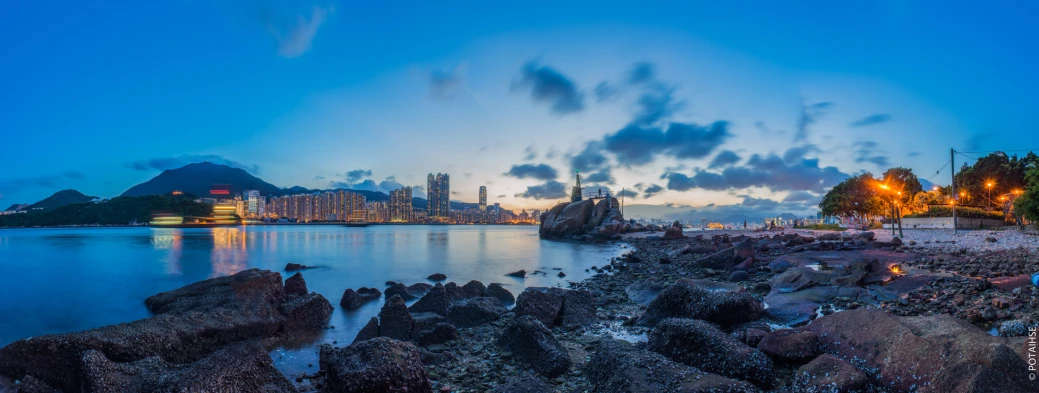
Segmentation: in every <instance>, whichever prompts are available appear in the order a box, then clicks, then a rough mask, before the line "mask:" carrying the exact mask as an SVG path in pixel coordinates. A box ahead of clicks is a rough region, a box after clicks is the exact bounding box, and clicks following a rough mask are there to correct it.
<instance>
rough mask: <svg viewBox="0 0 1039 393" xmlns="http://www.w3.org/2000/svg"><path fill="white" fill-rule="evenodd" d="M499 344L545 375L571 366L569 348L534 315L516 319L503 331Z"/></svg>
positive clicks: (561, 373) (556, 372)
mask: <svg viewBox="0 0 1039 393" xmlns="http://www.w3.org/2000/svg"><path fill="white" fill-rule="evenodd" d="M497 345H498V347H500V348H502V349H504V350H507V351H509V352H511V353H512V354H513V355H514V356H515V357H516V358H517V359H519V360H521V361H523V362H525V363H527V364H529V365H530V366H531V367H532V368H533V369H534V371H536V372H537V373H538V374H541V375H543V376H545V377H546V378H555V377H557V376H560V375H563V374H564V373H566V371H567V370H569V369H570V356H569V355H568V354H567V352H566V349H564V348H563V346H562V345H561V344H560V343H559V341H557V340H556V338H555V336H553V335H552V331H550V330H548V328H546V327H545V325H543V324H542V323H541V322H539V321H538V319H537V318H535V317H534V316H531V315H524V316H518V317H516V318H515V319H513V320H512V322H510V323H509V324H508V325H507V326H506V327H505V330H503V331H502V335H501V337H500V338H499V339H498V342H497Z"/></svg>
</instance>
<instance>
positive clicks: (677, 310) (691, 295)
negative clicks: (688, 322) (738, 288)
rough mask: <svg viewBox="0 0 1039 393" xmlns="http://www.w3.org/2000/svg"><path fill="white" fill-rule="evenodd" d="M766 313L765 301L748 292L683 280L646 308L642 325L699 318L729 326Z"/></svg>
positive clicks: (755, 318)
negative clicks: (710, 286)
mask: <svg viewBox="0 0 1039 393" xmlns="http://www.w3.org/2000/svg"><path fill="white" fill-rule="evenodd" d="M764 313H765V310H764V308H762V306H761V303H760V302H758V301H757V300H755V299H754V297H753V296H751V295H750V294H748V293H744V292H733V291H727V290H720V291H719V290H714V291H712V290H708V289H705V288H704V287H703V286H702V285H699V284H698V283H697V282H695V281H693V280H689V279H680V280H678V281H676V282H675V283H674V284H672V285H671V286H669V287H668V288H667V289H665V290H664V291H663V292H661V293H660V295H659V296H657V298H656V299H655V300H653V302H652V303H650V304H649V307H647V308H646V312H645V314H643V315H642V317H641V318H639V321H638V324H639V325H642V326H653V325H655V324H656V323H657V322H659V321H661V320H664V319H666V318H672V317H678V318H696V319H702V320H705V321H709V322H712V323H716V324H718V325H721V326H723V327H728V326H732V325H735V324H737V323H741V322H749V321H755V320H758V319H759V318H761V317H762V316H763V315H764Z"/></svg>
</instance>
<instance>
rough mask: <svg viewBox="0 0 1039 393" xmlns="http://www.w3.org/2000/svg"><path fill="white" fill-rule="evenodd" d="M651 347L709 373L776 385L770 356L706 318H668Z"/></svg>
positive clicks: (652, 337) (651, 337) (655, 332)
mask: <svg viewBox="0 0 1039 393" xmlns="http://www.w3.org/2000/svg"><path fill="white" fill-rule="evenodd" d="M648 347H649V349H650V350H651V351H653V352H657V353H659V354H661V355H664V356H667V357H669V358H671V359H672V360H674V361H676V362H680V363H683V364H686V365H689V366H693V367H696V368H699V369H701V370H704V371H707V372H711V373H717V374H720V375H724V376H726V377H730V378H738V379H742V380H747V381H750V382H753V383H754V384H756V385H758V386H762V387H770V386H771V385H772V378H773V376H774V374H773V368H774V365H773V363H772V360H771V359H769V357H768V356H766V355H765V354H763V353H761V352H759V351H758V350H756V349H754V348H751V347H749V346H747V345H746V344H744V343H742V342H739V341H736V339H735V338H733V337H732V336H730V335H728V334H725V332H722V331H721V330H719V329H718V328H717V327H715V326H714V325H712V324H710V323H707V322H704V321H700V320H696V319H685V318H671V319H665V320H664V321H662V322H660V323H659V324H657V327H656V328H655V329H653V332H652V333H650V335H649V342H648Z"/></svg>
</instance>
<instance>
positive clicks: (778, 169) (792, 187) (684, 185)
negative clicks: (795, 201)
mask: <svg viewBox="0 0 1039 393" xmlns="http://www.w3.org/2000/svg"><path fill="white" fill-rule="evenodd" d="M784 157H786V158H787V159H784V158H780V157H779V156H778V155H776V154H775V153H771V154H769V155H767V156H761V155H758V154H755V155H753V156H751V157H750V159H748V160H747V162H746V163H745V164H744V165H743V166H738V167H736V166H733V167H728V168H725V169H724V170H722V171H721V172H709V171H706V170H698V171H696V172H694V173H693V174H692V175H691V176H690V175H686V174H683V173H679V172H667V173H665V174H664V175H663V176H661V179H665V180H667V188H668V189H669V190H675V191H687V190H690V189H693V188H701V189H706V190H714V191H722V190H733V189H745V188H749V187H765V188H769V189H771V190H773V191H796V190H807V191H812V192H816V193H821V192H822V191H823V190H824V189H825V188H827V187H830V186H832V185H834V184H837V183H839V182H840V181H842V180H844V179H846V178H847V177H848V175H847V174H845V173H842V172H841V171H840V170H838V169H837V168H836V167H832V166H831V167H820V166H819V160H818V159H807V158H803V157H797V156H796V155H792V154H784Z"/></svg>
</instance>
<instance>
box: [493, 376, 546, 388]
mask: <svg viewBox="0 0 1039 393" xmlns="http://www.w3.org/2000/svg"><path fill="white" fill-rule="evenodd" d="M554 391H555V390H554V389H552V388H551V387H549V386H548V384H546V383H544V382H542V381H541V379H540V378H538V377H535V376H533V375H526V374H521V375H515V376H512V377H509V378H508V379H506V380H505V383H504V384H503V385H502V386H501V387H500V388H499V389H497V390H495V392H500V393H552V392H554Z"/></svg>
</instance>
